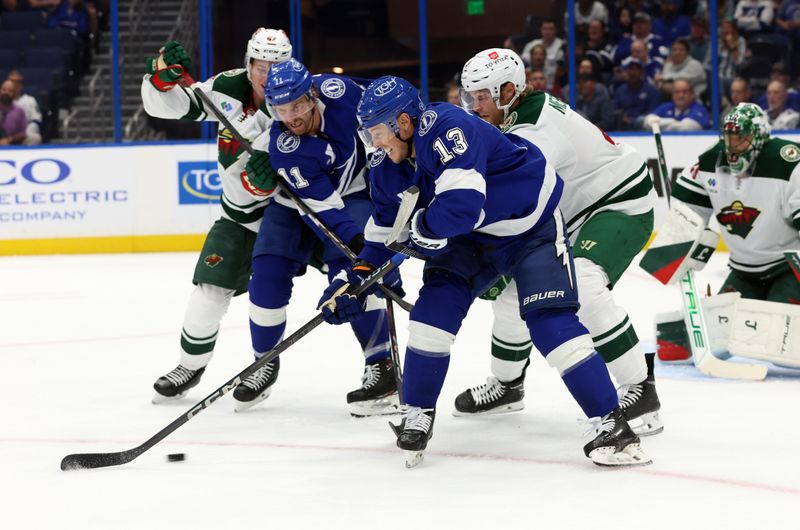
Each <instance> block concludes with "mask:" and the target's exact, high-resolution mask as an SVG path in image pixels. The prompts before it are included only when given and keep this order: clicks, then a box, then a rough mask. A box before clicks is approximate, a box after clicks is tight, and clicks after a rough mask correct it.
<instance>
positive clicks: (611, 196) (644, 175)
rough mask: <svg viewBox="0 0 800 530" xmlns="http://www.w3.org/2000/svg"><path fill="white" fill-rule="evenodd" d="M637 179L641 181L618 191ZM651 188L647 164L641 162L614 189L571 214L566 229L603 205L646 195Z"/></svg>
mask: <svg viewBox="0 0 800 530" xmlns="http://www.w3.org/2000/svg"><path fill="white" fill-rule="evenodd" d="M637 179H641V182H639V183H638V184H636V185H635V186H633V187H632V188H631V189H629V190H628V191H626V192H624V193H620V190H622V189H625V188H626V187H627V186H628V185H629V184H630V183H631V182H633V181H634V180H637ZM652 188H653V180H652V179H651V178H650V174H649V173H648V172H647V164H642V167H640V168H639V169H637V170H636V172H635V173H634V174H633V175H631V176H629V177H628V178H626V179H625V180H623V181H622V182H620V183H619V184H618V185H617V186H616V187H614V189H612V190H611V191H609V192H608V193H606V194H605V195H603V196H602V197H600V199H598V200H597V202H594V203H592V204H590V205H589V206H587V207H586V208H584V209H583V210H581V211H580V212H578V213H577V214H576V215H575V216H573V217H572V219H569V220H568V221H567V229H570V227H572V225H573V224H575V223H576V222H578V221H580V220H581V219H583V218H585V217H588V216H589V214H590V213H591V212H594V211H595V210H597V209H599V208H601V207H603V206H606V205H608V204H613V203H617V202H622V201H629V200H632V199H640V198H642V197H646V196H647V194H648V193H650V190H651V189H652ZM618 193H620V195H619V197H617V194H618Z"/></svg>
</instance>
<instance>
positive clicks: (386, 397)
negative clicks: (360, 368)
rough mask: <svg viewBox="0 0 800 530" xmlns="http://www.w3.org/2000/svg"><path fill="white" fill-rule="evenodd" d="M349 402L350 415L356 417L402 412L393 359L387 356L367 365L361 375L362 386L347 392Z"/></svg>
mask: <svg viewBox="0 0 800 530" xmlns="http://www.w3.org/2000/svg"><path fill="white" fill-rule="evenodd" d="M347 404H348V405H349V406H350V415H351V416H353V417H356V418H363V417H366V416H382V415H387V414H397V413H398V412H400V399H399V397H398V395H397V380H396V379H395V376H394V370H393V365H392V360H391V359H389V358H388V357H387V358H386V359H381V360H379V361H376V362H374V363H372V364H368V365H366V366H365V367H364V374H363V375H362V376H361V388H358V389H356V390H353V391H352V392H349V393H348V394H347Z"/></svg>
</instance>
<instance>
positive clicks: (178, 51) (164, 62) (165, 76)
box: [145, 40, 192, 92]
mask: <svg viewBox="0 0 800 530" xmlns="http://www.w3.org/2000/svg"><path fill="white" fill-rule="evenodd" d="M191 67H192V59H191V58H190V57H189V54H187V53H186V50H184V49H183V46H181V45H180V43H179V42H177V41H174V40H171V41H169V42H168V43H166V44H165V45H164V46H163V47H162V48H161V49H160V50H159V51H158V57H148V58H147V59H146V62H145V71H146V73H148V74H150V83H152V85H153V86H154V87H156V90H158V91H159V92H167V91H169V90H172V89H173V88H175V85H177V84H178V82H179V81H180V80H181V78H182V77H183V74H184V73H185V72H188V71H189V69H190V68H191Z"/></svg>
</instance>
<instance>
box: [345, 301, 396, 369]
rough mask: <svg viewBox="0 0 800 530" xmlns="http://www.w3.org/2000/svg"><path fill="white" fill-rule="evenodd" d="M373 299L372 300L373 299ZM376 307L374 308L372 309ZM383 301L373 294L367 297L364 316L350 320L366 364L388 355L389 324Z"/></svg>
mask: <svg viewBox="0 0 800 530" xmlns="http://www.w3.org/2000/svg"><path fill="white" fill-rule="evenodd" d="M373 299H374V300H373ZM373 307H376V309H372V308H373ZM386 319H387V316H386V309H384V307H383V302H382V301H381V300H380V299H378V298H377V297H375V296H370V297H368V298H367V311H366V313H364V316H363V317H361V318H359V319H358V320H356V321H354V322H352V323H351V324H350V327H351V328H353V333H355V336H356V338H357V339H358V342H359V344H361V349H362V351H363V352H364V359H365V361H366V363H367V364H372V363H374V362H376V361H379V360H381V359H385V358H387V357H389V326H388V323H387V320H386Z"/></svg>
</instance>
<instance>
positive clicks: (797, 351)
mask: <svg viewBox="0 0 800 530" xmlns="http://www.w3.org/2000/svg"><path fill="white" fill-rule="evenodd" d="M729 350H730V352H731V354H733V355H740V356H742V357H749V358H752V359H760V360H763V361H768V362H771V363H773V364H776V365H778V366H785V367H788V368H800V307H799V306H796V305H793V304H781V303H778V302H765V301H762V300H750V299H742V300H739V302H738V304H737V305H736V314H735V316H734V319H733V325H732V329H731V338H730V342H729Z"/></svg>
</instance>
